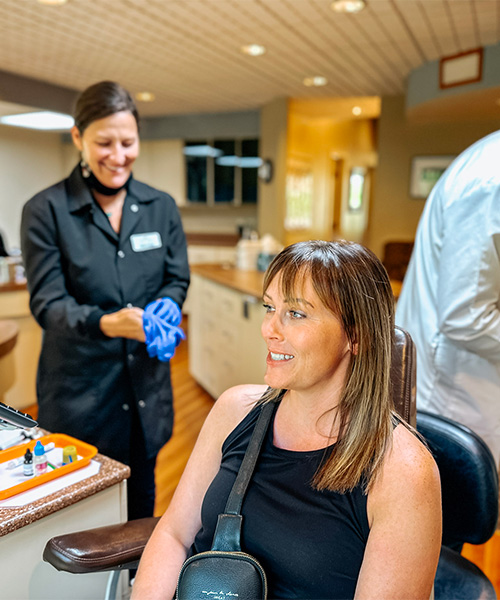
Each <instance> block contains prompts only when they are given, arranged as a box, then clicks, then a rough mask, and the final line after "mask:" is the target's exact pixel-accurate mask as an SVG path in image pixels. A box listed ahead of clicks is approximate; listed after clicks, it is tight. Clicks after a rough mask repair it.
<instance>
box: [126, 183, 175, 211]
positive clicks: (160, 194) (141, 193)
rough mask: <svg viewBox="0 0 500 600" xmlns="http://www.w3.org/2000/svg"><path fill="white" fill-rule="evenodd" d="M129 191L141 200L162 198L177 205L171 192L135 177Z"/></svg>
mask: <svg viewBox="0 0 500 600" xmlns="http://www.w3.org/2000/svg"><path fill="white" fill-rule="evenodd" d="M129 192H130V193H131V194H132V195H134V196H136V197H137V198H139V199H141V200H154V199H161V200H164V201H165V202H166V203H167V204H174V205H175V200H174V198H172V196H171V195H170V194H168V193H167V192H164V191H162V190H159V189H158V188H155V187H153V186H151V185H148V184H147V183H144V182H143V181H139V180H138V179H135V178H133V179H132V180H131V183H130V187H129Z"/></svg>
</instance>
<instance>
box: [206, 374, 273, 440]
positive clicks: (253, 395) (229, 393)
mask: <svg viewBox="0 0 500 600" xmlns="http://www.w3.org/2000/svg"><path fill="white" fill-rule="evenodd" d="M266 389H267V386H265V385H237V386H235V387H232V388H229V389H228V390H226V391H225V392H224V393H223V394H221V395H220V396H219V398H218V399H217V400H216V401H215V404H214V406H213V408H212V410H211V411H210V415H209V418H208V419H207V421H209V423H208V424H209V426H210V428H211V429H212V430H213V431H214V432H215V431H216V432H217V436H218V437H220V439H221V442H223V441H224V440H225V439H226V437H227V436H228V435H229V434H230V433H231V431H233V429H234V428H235V427H237V426H238V425H239V424H240V423H241V421H243V419H244V418H245V417H246V416H247V415H248V413H249V412H250V411H251V410H252V409H253V408H254V407H255V405H256V403H257V401H258V400H259V398H261V396H262V394H263V393H264V392H265V391H266Z"/></svg>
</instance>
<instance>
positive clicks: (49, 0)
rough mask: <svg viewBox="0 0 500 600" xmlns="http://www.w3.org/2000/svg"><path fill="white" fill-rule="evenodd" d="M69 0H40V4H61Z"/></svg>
mask: <svg viewBox="0 0 500 600" xmlns="http://www.w3.org/2000/svg"><path fill="white" fill-rule="evenodd" d="M67 1H68V0H38V3H39V4H46V5H47V6H60V5H61V4H66V2H67Z"/></svg>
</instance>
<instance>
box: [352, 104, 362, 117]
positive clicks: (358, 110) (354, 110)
mask: <svg viewBox="0 0 500 600" xmlns="http://www.w3.org/2000/svg"><path fill="white" fill-rule="evenodd" d="M361 113H362V110H361V106H353V107H352V114H353V115H356V116H358V115H360V114H361Z"/></svg>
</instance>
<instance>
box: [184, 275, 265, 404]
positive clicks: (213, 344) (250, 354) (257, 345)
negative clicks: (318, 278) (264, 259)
mask: <svg viewBox="0 0 500 600" xmlns="http://www.w3.org/2000/svg"><path fill="white" fill-rule="evenodd" d="M190 298H191V311H190V316H189V366H190V371H191V375H192V376H193V377H194V378H195V379H196V381H198V383H199V384H200V385H202V386H203V387H204V388H205V389H206V390H207V391H208V392H209V393H210V394H211V395H212V396H213V397H214V398H217V397H218V396H220V394H221V393H222V392H223V391H224V390H225V389H227V388H228V387H231V386H233V385H238V384H241V383H264V373H265V368H266V355H267V348H266V344H265V343H264V340H263V339H262V336H261V334H260V326H261V323H262V317H263V314H264V309H263V307H262V302H261V301H260V299H259V298H258V297H257V296H254V295H249V294H245V293H243V292H239V291H237V290H234V289H230V288H229V287H227V286H225V285H222V284H220V283H216V282H214V281H212V280H210V279H207V278H205V277H203V276H200V275H198V274H193V275H192V282H191V289H190Z"/></svg>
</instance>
